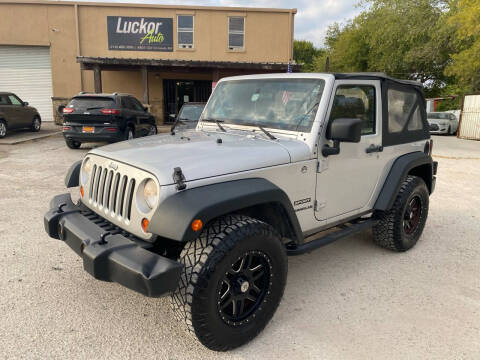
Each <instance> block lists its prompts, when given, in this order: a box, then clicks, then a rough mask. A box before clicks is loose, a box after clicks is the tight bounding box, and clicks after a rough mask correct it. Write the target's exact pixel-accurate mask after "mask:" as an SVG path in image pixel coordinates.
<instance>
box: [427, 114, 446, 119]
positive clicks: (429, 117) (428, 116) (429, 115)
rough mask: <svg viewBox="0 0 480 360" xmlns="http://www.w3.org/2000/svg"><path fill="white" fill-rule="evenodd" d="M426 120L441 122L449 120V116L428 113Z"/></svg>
mask: <svg viewBox="0 0 480 360" xmlns="http://www.w3.org/2000/svg"><path fill="white" fill-rule="evenodd" d="M427 119H442V120H450V114H445V113H428V114H427Z"/></svg>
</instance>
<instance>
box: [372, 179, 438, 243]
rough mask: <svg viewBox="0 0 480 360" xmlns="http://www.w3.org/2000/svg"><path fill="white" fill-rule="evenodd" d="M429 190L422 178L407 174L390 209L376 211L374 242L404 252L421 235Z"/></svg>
mask: <svg viewBox="0 0 480 360" xmlns="http://www.w3.org/2000/svg"><path fill="white" fill-rule="evenodd" d="M428 201H429V193H428V190H427V186H426V185H425V182H424V181H423V179H421V178H419V177H417V176H411V175H408V176H407V178H406V179H405V181H404V182H403V184H402V186H401V187H400V191H399V193H398V195H397V197H396V199H395V202H394V204H393V206H392V208H391V209H390V210H389V211H379V212H376V213H375V216H376V217H377V219H378V220H379V222H378V223H377V225H375V226H374V227H373V240H374V242H375V243H376V244H377V245H379V246H381V247H384V248H386V249H390V250H393V251H407V250H408V249H410V248H412V247H413V246H414V245H415V244H416V243H417V241H418V239H419V238H420V236H421V235H422V231H423V228H424V227H425V223H426V221H427V216H428Z"/></svg>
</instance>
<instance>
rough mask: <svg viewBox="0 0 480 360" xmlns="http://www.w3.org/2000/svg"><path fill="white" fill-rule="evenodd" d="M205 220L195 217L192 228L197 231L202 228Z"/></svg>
mask: <svg viewBox="0 0 480 360" xmlns="http://www.w3.org/2000/svg"><path fill="white" fill-rule="evenodd" d="M202 227H203V222H202V220H200V219H195V220H193V221H192V230H193V231H195V232H197V231H200V230H202Z"/></svg>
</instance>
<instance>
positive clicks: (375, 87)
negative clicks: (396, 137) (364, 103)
mask: <svg viewBox="0 0 480 360" xmlns="http://www.w3.org/2000/svg"><path fill="white" fill-rule="evenodd" d="M342 87H370V88H373V91H374V94H373V98H374V100H375V102H374V104H373V111H374V115H375V117H374V124H373V132H370V133H367V134H363V133H362V134H361V136H362V137H364V136H376V135H377V134H378V122H379V121H378V109H377V107H378V101H379V100H380V99H379V98H378V91H377V86H375V84H366V83H357V82H352V83H350V82H349V83H345V82H341V83H339V84H337V85H336V86H335V92H334V93H333V97H332V105H331V107H330V111H329V113H328V123H329V124H330V123H331V122H332V121H333V120H331V119H330V117H331V116H332V111H333V108H334V106H335V104H334V101H335V97H336V96H337V90H338V89H339V88H342ZM362 130H363V127H362Z"/></svg>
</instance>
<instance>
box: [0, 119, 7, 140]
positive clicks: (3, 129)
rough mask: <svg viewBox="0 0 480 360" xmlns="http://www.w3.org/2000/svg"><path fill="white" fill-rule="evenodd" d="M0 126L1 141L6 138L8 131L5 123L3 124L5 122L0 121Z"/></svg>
mask: <svg viewBox="0 0 480 360" xmlns="http://www.w3.org/2000/svg"><path fill="white" fill-rule="evenodd" d="M0 124H1V125H0V126H1V127H2V131H1V132H0V139H1V138H4V137H5V136H7V133H8V129H7V123H6V122H5V120H2V119H0Z"/></svg>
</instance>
